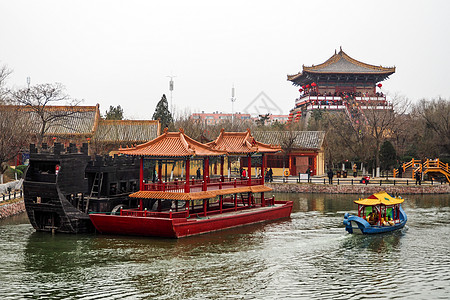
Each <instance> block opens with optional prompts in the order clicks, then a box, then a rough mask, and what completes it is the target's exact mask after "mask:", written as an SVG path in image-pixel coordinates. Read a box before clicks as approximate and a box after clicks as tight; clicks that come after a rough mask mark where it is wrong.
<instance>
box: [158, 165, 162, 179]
mask: <svg viewBox="0 0 450 300" xmlns="http://www.w3.org/2000/svg"><path fill="white" fill-rule="evenodd" d="M158 182H162V161H161V160H160V161H158Z"/></svg>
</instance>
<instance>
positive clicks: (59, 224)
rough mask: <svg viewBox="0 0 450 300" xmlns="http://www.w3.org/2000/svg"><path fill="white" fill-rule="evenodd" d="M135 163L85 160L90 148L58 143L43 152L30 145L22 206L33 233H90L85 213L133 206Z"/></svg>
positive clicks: (130, 159)
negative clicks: (34, 230)
mask: <svg viewBox="0 0 450 300" xmlns="http://www.w3.org/2000/svg"><path fill="white" fill-rule="evenodd" d="M138 180H139V162H138V160H135V159H134V158H133V157H101V156H97V157H95V158H94V159H91V157H90V156H89V155H88V144H83V146H82V147H81V148H80V149H78V148H77V147H76V146H75V145H73V144H70V146H69V147H68V148H67V149H64V147H63V145H62V144H60V143H55V144H54V146H53V147H52V148H48V147H47V145H46V144H43V147H42V149H39V151H38V149H37V148H36V146H35V145H33V144H32V145H30V162H29V166H28V169H27V171H26V174H25V180H24V202H25V208H26V211H27V214H28V218H29V219H30V223H31V225H32V226H33V227H34V228H35V229H36V230H37V231H49V232H64V233H84V232H93V231H94V226H93V225H92V222H91V220H90V218H89V212H92V211H103V212H110V211H113V210H114V209H119V208H120V207H125V206H126V207H129V206H133V205H135V204H133V203H132V201H133V199H131V198H128V195H129V194H131V193H132V192H135V191H137V190H138V185H139V184H138Z"/></svg>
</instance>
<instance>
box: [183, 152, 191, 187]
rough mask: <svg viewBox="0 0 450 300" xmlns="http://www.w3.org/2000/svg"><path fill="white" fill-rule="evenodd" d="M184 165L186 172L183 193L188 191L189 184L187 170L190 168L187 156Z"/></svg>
mask: <svg viewBox="0 0 450 300" xmlns="http://www.w3.org/2000/svg"><path fill="white" fill-rule="evenodd" d="M184 165H185V170H184V171H185V173H186V181H185V184H184V192H185V193H189V192H190V185H189V176H190V175H189V171H190V169H191V164H190V159H189V158H186V163H185V164H184Z"/></svg>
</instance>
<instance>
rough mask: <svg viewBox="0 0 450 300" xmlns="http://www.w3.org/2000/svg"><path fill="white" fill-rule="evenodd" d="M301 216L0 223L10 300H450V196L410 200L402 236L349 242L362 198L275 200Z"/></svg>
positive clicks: (1, 274)
mask: <svg viewBox="0 0 450 300" xmlns="http://www.w3.org/2000/svg"><path fill="white" fill-rule="evenodd" d="M276 197H277V199H290V200H293V201H294V210H293V213H292V216H291V219H288V220H284V221H276V222H272V223H267V224H258V225H251V226H246V227H241V228H238V229H231V230H225V231H221V232H216V233H211V234H205V235H201V236H197V237H189V238H184V239H179V240H171V239H156V238H139V237H137V238H136V237H121V236H102V235H95V234H90V235H65V234H57V235H53V236H52V235H51V234H46V233H37V232H35V231H34V229H33V228H32V227H31V225H30V224H29V223H28V219H27V216H26V214H22V215H20V216H16V217H13V218H9V219H7V220H2V221H0V299H370V298H373V299H386V298H390V299H449V298H450V272H449V271H450V240H449V237H450V196H449V195H424V196H416V195H414V196H412V195H407V196H406V197H405V198H406V199H407V200H406V201H405V204H404V205H403V207H404V209H405V211H406V213H407V215H408V223H407V225H406V227H405V228H404V229H402V230H401V231H397V232H393V233H389V234H383V235H376V236H363V235H350V234H347V233H346V231H345V229H344V226H343V225H342V221H343V215H344V213H345V212H346V211H352V212H353V213H356V204H353V200H354V199H355V198H358V196H355V195H328V194H327V195H324V194H277V195H276Z"/></svg>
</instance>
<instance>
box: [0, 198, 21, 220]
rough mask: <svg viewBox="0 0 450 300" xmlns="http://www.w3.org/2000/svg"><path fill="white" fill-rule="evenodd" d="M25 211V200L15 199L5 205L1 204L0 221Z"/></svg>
mask: <svg viewBox="0 0 450 300" xmlns="http://www.w3.org/2000/svg"><path fill="white" fill-rule="evenodd" d="M24 211H25V202H24V201H23V199H14V200H11V201H8V202H5V203H0V219H4V218H7V217H11V216H14V215H17V214H20V213H23V212H24Z"/></svg>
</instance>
